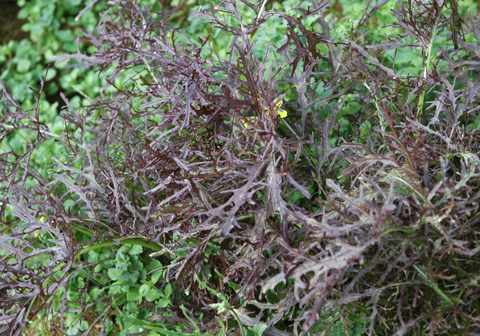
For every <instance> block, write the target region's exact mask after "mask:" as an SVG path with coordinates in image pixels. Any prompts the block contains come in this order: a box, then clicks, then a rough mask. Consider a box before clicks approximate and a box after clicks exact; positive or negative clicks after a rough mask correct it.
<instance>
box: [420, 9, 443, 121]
mask: <svg viewBox="0 0 480 336" xmlns="http://www.w3.org/2000/svg"><path fill="white" fill-rule="evenodd" d="M443 6H444V5H442V6H441V7H440V10H439V12H438V15H437V17H436V18H435V23H434V24H433V32H432V38H431V39H430V43H429V45H428V50H427V61H426V63H425V67H424V68H423V74H422V75H423V78H424V79H426V78H427V74H428V72H429V71H430V63H431V61H432V49H433V42H434V41H435V37H436V36H437V26H438V22H439V21H440V17H441V16H442V8H443ZM425 93H426V88H423V89H422V92H421V93H420V97H419V98H418V105H417V117H418V118H420V117H421V116H422V114H423V105H424V101H425Z"/></svg>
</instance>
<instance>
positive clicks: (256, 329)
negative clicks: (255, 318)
mask: <svg viewBox="0 0 480 336" xmlns="http://www.w3.org/2000/svg"><path fill="white" fill-rule="evenodd" d="M267 328H268V326H267V325H266V324H257V325H254V326H253V327H249V328H248V329H249V330H251V331H253V333H254V334H255V336H262V335H263V332H264V331H265V330H267Z"/></svg>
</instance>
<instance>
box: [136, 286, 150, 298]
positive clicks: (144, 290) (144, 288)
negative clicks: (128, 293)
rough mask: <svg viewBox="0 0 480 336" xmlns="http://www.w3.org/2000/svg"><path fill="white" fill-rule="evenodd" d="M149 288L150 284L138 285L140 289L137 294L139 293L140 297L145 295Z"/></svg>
mask: <svg viewBox="0 0 480 336" xmlns="http://www.w3.org/2000/svg"><path fill="white" fill-rule="evenodd" d="M149 290H150V286H149V285H145V284H144V285H141V286H140V289H139V290H138V294H139V295H140V297H144V296H145V295H147V293H148V292H149Z"/></svg>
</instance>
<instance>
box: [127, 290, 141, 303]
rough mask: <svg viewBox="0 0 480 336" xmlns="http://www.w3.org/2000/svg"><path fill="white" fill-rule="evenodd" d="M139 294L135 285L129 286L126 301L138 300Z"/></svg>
mask: <svg viewBox="0 0 480 336" xmlns="http://www.w3.org/2000/svg"><path fill="white" fill-rule="evenodd" d="M139 298H140V295H139V293H138V288H137V287H130V288H129V289H128V292H127V301H138V299H139Z"/></svg>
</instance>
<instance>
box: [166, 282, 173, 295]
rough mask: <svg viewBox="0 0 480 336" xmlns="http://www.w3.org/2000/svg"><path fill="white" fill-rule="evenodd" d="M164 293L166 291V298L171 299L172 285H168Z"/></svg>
mask: <svg viewBox="0 0 480 336" xmlns="http://www.w3.org/2000/svg"><path fill="white" fill-rule="evenodd" d="M164 291H165V296H166V297H169V296H170V294H172V285H170V284H167V285H166V286H165V290H164Z"/></svg>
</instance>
